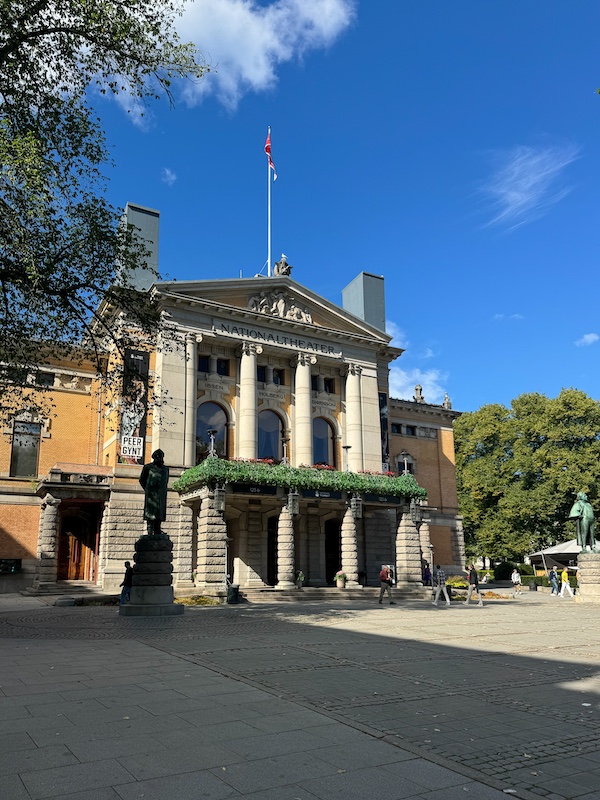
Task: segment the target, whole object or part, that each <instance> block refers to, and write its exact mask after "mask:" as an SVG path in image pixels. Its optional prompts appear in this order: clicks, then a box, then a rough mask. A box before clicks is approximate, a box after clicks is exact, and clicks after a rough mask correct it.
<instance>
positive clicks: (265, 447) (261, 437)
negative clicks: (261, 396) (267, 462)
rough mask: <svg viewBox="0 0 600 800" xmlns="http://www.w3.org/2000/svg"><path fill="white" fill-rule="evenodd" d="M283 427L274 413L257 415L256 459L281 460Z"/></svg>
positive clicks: (262, 412)
mask: <svg viewBox="0 0 600 800" xmlns="http://www.w3.org/2000/svg"><path fill="white" fill-rule="evenodd" d="M282 438H283V425H282V423H281V418H280V417H279V416H278V415H277V414H276V413H275V412H274V411H269V410H267V411H261V412H260V413H259V415H258V457H259V458H273V459H274V460H275V461H280V460H281V447H282V443H281V440H282Z"/></svg>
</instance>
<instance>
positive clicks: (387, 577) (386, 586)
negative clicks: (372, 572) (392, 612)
mask: <svg viewBox="0 0 600 800" xmlns="http://www.w3.org/2000/svg"><path fill="white" fill-rule="evenodd" d="M379 580H380V581H381V587H380V589H379V602H380V603H383V595H384V594H385V593H386V592H387V595H388V598H389V601H390V605H391V606H395V605H396V603H394V601H393V600H392V573H391V572H390V568H389V567H388V566H387V564H386V565H385V566H383V567H382V569H381V572H380V573H379Z"/></svg>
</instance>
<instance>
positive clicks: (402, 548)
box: [396, 508, 422, 585]
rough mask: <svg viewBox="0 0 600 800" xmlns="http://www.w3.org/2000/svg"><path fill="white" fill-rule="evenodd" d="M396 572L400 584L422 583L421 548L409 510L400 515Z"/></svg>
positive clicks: (397, 534)
mask: <svg viewBox="0 0 600 800" xmlns="http://www.w3.org/2000/svg"><path fill="white" fill-rule="evenodd" d="M396 570H397V573H398V575H397V578H398V583H399V584H401V583H402V584H405V585H406V584H416V583H421V579H422V575H421V546H420V542H419V534H418V532H417V528H416V525H415V523H414V522H413V521H412V520H411V518H410V511H409V510H408V508H407V509H406V510H405V511H403V512H402V513H401V514H400V522H399V525H398V530H397V533H396Z"/></svg>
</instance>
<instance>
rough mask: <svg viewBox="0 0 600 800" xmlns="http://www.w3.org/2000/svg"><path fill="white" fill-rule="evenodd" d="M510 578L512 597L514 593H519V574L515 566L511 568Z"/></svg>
mask: <svg viewBox="0 0 600 800" xmlns="http://www.w3.org/2000/svg"><path fill="white" fill-rule="evenodd" d="M510 579H511V581H512V585H513V597H515V595H517V594H521V575H520V573H519V570H518V569H517V568H516V567H515V568H514V569H513V571H512V575H511V576H510Z"/></svg>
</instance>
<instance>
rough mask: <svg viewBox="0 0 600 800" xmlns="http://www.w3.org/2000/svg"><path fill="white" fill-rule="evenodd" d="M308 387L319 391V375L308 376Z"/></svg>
mask: <svg viewBox="0 0 600 800" xmlns="http://www.w3.org/2000/svg"><path fill="white" fill-rule="evenodd" d="M310 388H311V389H312V390H313V392H318V391H319V376H318V375H311V376H310Z"/></svg>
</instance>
